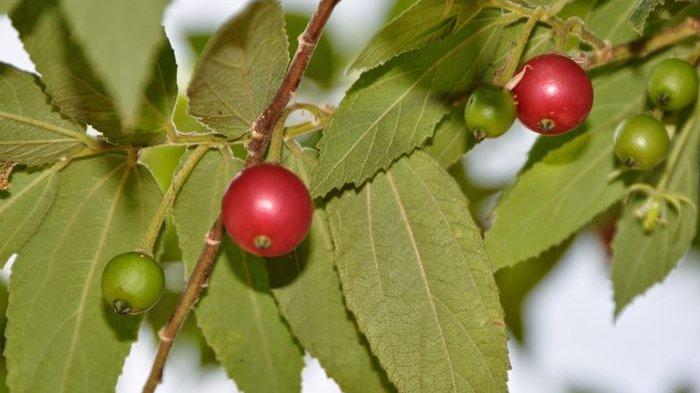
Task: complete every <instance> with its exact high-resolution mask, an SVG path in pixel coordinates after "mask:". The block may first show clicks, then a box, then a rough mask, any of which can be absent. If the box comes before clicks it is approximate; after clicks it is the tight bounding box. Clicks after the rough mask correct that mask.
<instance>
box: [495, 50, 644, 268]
mask: <svg viewBox="0 0 700 393" xmlns="http://www.w3.org/2000/svg"><path fill="white" fill-rule="evenodd" d="M652 63H653V62H652ZM649 67H650V65H649V64H647V65H645V66H644V67H643V68H640V67H633V66H629V65H627V66H624V67H622V68H619V69H616V70H615V72H611V71H610V70H606V72H602V73H599V74H596V75H595V77H594V78H593V90H594V92H595V105H594V106H593V110H592V112H591V114H590V116H589V117H588V120H587V122H586V123H584V125H583V126H582V127H581V129H579V130H578V131H575V132H576V134H573V135H572V137H573V139H571V140H570V141H568V142H566V143H565V144H564V145H562V146H561V147H556V146H557V141H556V140H552V141H551V142H550V141H549V140H545V141H543V142H542V143H541V144H539V145H536V147H535V148H534V149H535V153H533V154H534V156H535V157H539V156H540V153H541V155H543V156H544V158H543V159H542V160H541V161H539V162H536V163H534V164H532V165H531V166H530V167H529V169H528V170H527V171H525V172H524V173H523V174H522V175H520V176H519V178H518V181H517V183H516V184H515V186H514V187H513V188H512V189H510V190H509V191H508V193H507V194H506V195H505V197H504V199H502V200H501V202H500V204H499V206H498V207H497V208H496V211H495V216H496V221H495V223H494V225H493V227H492V228H491V230H489V231H488V232H487V233H486V249H487V251H488V252H489V257H491V261H492V263H493V266H494V267H495V268H496V270H498V269H500V268H502V267H505V266H512V265H514V264H516V263H518V262H520V261H524V260H526V259H528V258H532V257H536V256H537V255H539V254H540V253H542V252H543V251H545V250H547V249H549V248H550V247H552V246H554V245H556V244H559V243H560V242H562V241H563V240H564V239H566V238H568V237H569V236H570V235H571V234H572V233H573V232H575V231H577V230H578V229H579V228H581V227H582V226H583V225H584V224H585V223H587V222H588V221H590V220H591V219H592V218H593V217H595V216H596V215H597V214H598V213H600V212H602V211H604V210H605V209H606V208H608V207H609V206H610V205H612V204H613V203H615V202H616V201H618V200H620V198H622V196H623V195H624V192H625V187H624V184H623V182H622V181H621V180H619V179H618V180H615V181H609V180H608V176H609V175H610V174H611V173H612V172H613V171H614V170H615V169H616V161H615V157H614V154H613V142H612V141H613V133H614V130H615V127H616V126H617V124H618V123H619V122H620V121H622V120H623V119H625V118H626V117H628V116H630V115H632V114H635V113H639V112H641V111H642V110H643V109H644V104H645V100H646V91H645V89H646V78H645V75H646V74H647V71H648V69H649ZM567 138H571V137H567ZM540 145H541V146H540ZM552 145H553V146H552ZM537 146H539V147H537ZM550 147H553V148H551V149H550Z"/></svg>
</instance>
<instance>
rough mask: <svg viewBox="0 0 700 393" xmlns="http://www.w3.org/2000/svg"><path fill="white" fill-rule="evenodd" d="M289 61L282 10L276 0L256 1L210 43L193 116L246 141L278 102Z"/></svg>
mask: <svg viewBox="0 0 700 393" xmlns="http://www.w3.org/2000/svg"><path fill="white" fill-rule="evenodd" d="M288 61H289V54H288V49H287V37H286V35H285V31H284V15H283V13H282V8H281V7H280V5H279V3H278V2H277V1H275V0H258V1H256V2H253V3H252V4H251V5H250V6H248V8H246V9H245V10H244V11H243V12H242V13H241V14H239V15H237V16H236V17H234V18H232V19H231V20H230V21H228V22H226V24H224V26H222V27H221V29H220V30H219V32H218V33H217V34H216V35H215V36H214V37H213V38H212V39H210V40H209V44H208V45H207V48H206V49H205V50H204V53H203V54H202V57H201V58H200V60H199V62H198V64H197V66H196V67H195V70H194V74H193V75H192V80H191V81H190V86H189V88H188V89H187V95H188V97H189V99H190V114H192V115H193V116H195V117H197V118H198V119H199V120H200V121H201V122H202V123H204V124H206V125H207V126H209V127H210V128H212V129H214V130H216V131H218V132H220V133H222V134H225V135H227V136H229V137H231V138H237V137H240V136H241V135H243V134H245V133H246V132H248V131H249V130H250V129H251V127H252V125H253V122H255V121H256V120H257V118H258V117H259V116H260V115H261V114H262V112H263V110H265V107H267V105H268V104H269V103H270V101H271V100H272V97H274V95H275V93H276V92H277V88H278V87H279V85H280V83H281V82H282V78H283V77H284V72H285V70H286V67H287V63H288Z"/></svg>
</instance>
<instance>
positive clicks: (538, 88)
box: [513, 54, 593, 135]
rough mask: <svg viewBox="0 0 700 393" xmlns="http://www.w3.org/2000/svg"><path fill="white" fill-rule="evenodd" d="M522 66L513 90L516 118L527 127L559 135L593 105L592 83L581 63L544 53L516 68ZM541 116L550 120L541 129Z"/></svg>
mask: <svg viewBox="0 0 700 393" xmlns="http://www.w3.org/2000/svg"><path fill="white" fill-rule="evenodd" d="M525 67H527V69H526V68H525ZM523 69H525V74H524V76H523V78H522V79H521V80H520V82H518V84H517V85H516V86H515V88H513V94H514V95H515V100H516V102H517V108H518V119H520V121H521V122H523V124H525V125H526V126H527V127H528V128H529V129H531V130H533V131H535V132H538V133H540V134H542V135H559V134H563V133H565V132H568V131H571V130H573V129H574V128H576V127H578V126H579V125H580V124H581V123H583V121H584V120H586V117H588V114H589V113H590V112H591V107H592V106H593V86H592V85H591V80H590V79H588V75H586V72H585V71H584V70H583V68H581V66H579V65H578V64H576V62H574V61H573V60H571V59H569V58H568V57H566V56H561V55H557V54H547V55H541V56H537V57H533V58H532V59H530V60H529V61H528V62H527V63H525V64H524V65H523V66H522V67H521V68H520V70H519V71H518V72H520V71H521V70H523ZM516 75H517V74H516ZM543 119H550V120H553V121H554V128H553V129H551V130H549V131H547V130H543V129H541V127H540V121H541V120H543Z"/></svg>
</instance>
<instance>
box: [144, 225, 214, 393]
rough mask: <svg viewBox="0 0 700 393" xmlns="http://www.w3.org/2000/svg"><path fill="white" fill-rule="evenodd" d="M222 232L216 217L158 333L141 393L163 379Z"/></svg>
mask: <svg viewBox="0 0 700 393" xmlns="http://www.w3.org/2000/svg"><path fill="white" fill-rule="evenodd" d="M222 232H223V226H222V225H221V218H217V219H216V222H215V223H214V225H213V226H212V227H211V229H210V230H209V233H208V234H207V237H206V238H205V246H204V251H202V254H201V255H200V256H199V260H198V261H197V265H195V267H194V270H193V271H192V274H191V275H190V278H189V280H188V281H187V286H186V287H185V290H184V291H183V292H182V295H180V300H179V302H178V304H177V307H175V311H174V312H173V315H171V316H170V319H168V322H167V323H166V324H165V326H164V327H163V329H161V331H160V332H159V333H158V338H160V344H159V345H158V352H157V353H156V358H155V360H154V361H153V367H152V368H151V374H150V375H149V376H148V380H147V381H146V385H145V386H144V387H143V391H144V393H147V392H148V393H152V392H153V391H155V389H156V387H158V384H160V381H161V380H162V379H163V368H164V367H165V362H166V361H167V360H168V354H169V353H170V349H171V348H172V347H173V341H174V340H175V336H177V333H178V331H179V330H180V328H181V327H182V324H183V323H184V322H185V319H187V314H188V313H189V312H190V309H192V307H193V306H194V304H195V303H196V302H197V300H198V299H199V295H200V294H201V293H202V289H204V287H206V283H207V281H208V280H209V275H210V274H211V270H212V269H213V268H214V260H215V258H216V253H217V252H218V251H219V244H221V235H222Z"/></svg>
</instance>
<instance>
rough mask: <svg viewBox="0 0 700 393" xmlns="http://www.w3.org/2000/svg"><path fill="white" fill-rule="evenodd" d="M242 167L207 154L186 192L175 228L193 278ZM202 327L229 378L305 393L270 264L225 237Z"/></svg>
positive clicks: (202, 309)
mask: <svg viewBox="0 0 700 393" xmlns="http://www.w3.org/2000/svg"><path fill="white" fill-rule="evenodd" d="M242 165H243V164H242V163H241V162H240V161H238V160H234V159H232V158H231V157H230V153H226V156H225V157H224V156H222V154H221V153H220V152H219V151H215V150H212V151H210V152H208V153H207V154H206V155H205V156H204V157H203V158H202V159H201V161H200V162H199V164H198V165H197V166H196V168H195V169H194V170H193V171H192V173H191V174H190V176H189V178H188V179H187V181H186V182H185V184H184V185H183V187H182V190H181V193H180V196H179V198H178V199H177V201H176V202H175V207H174V214H173V216H174V222H175V226H176V228H177V231H178V236H179V238H180V248H181V249H182V256H183V259H184V262H185V266H186V270H187V272H188V273H189V272H191V271H192V269H193V267H194V266H195V264H196V262H197V258H198V257H199V254H200V253H201V252H202V247H203V244H204V243H203V239H204V236H205V235H206V233H207V232H208V230H209V228H210V227H211V225H212V223H213V222H214V220H215V219H216V217H217V216H218V214H219V211H220V209H221V196H222V195H223V193H224V190H225V188H226V186H227V185H228V183H229V181H230V180H231V178H232V177H233V176H234V175H235V174H236V172H238V171H239V170H240V169H241V168H242ZM195 315H196V317H197V324H198V325H199V327H200V328H201V329H202V332H203V333H204V337H205V338H206V340H207V343H208V344H209V345H210V346H211V347H212V348H213V349H214V352H216V356H217V358H218V360H219V361H220V362H221V364H222V365H223V366H224V368H225V369H226V371H227V373H228V375H229V376H230V377H231V378H232V379H233V380H235V381H236V384H237V385H238V387H239V388H240V389H241V390H243V391H247V392H289V393H292V392H299V391H300V389H301V369H302V367H303V366H304V362H303V360H302V351H301V349H300V348H299V346H298V345H297V344H296V342H295V340H294V338H293V337H292V335H291V333H290V332H289V329H288V328H287V325H286V324H285V323H284V321H283V320H282V318H281V316H280V315H279V312H278V311H277V305H276V304H275V300H274V298H273V297H272V294H271V293H270V288H269V283H268V276H267V270H266V267H265V262H264V261H263V260H261V259H260V258H256V257H253V256H251V255H248V254H246V253H245V252H243V251H242V250H240V249H239V248H238V247H236V246H235V245H234V244H233V243H232V242H231V240H230V239H229V238H228V236H226V239H225V240H224V242H223V243H222V245H221V250H220V251H219V255H218V257H217V260H216V265H215V267H214V271H213V272H212V275H211V280H210V282H209V287H208V289H207V292H206V294H205V295H204V297H203V298H202V299H201V300H200V301H199V303H198V305H197V309H196V310H195Z"/></svg>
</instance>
